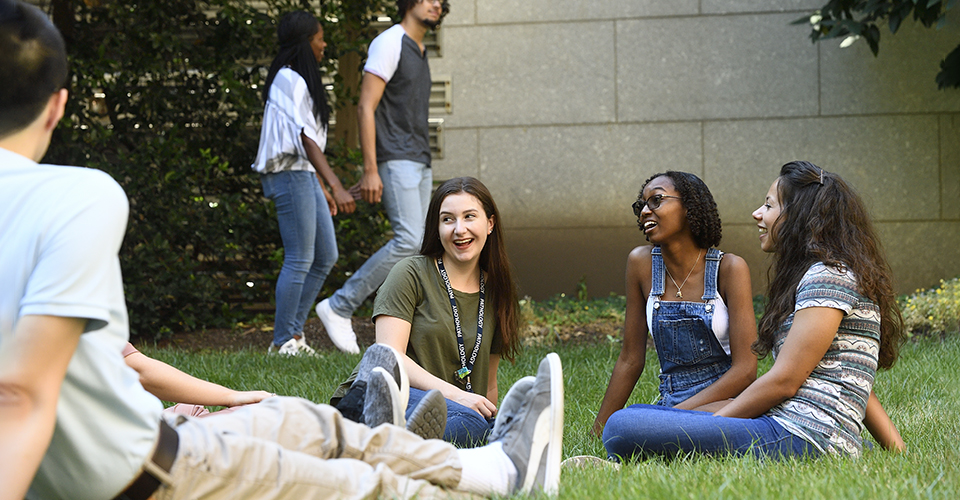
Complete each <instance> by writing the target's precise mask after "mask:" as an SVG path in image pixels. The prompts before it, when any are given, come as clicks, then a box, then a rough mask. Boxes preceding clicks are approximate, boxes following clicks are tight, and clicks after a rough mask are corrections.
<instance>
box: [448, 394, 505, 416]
mask: <svg viewBox="0 0 960 500" xmlns="http://www.w3.org/2000/svg"><path fill="white" fill-rule="evenodd" d="M453 396H454V397H452V398H447V399H449V400H451V401H454V402H456V403H460V404H462V405H463V406H466V407H467V408H471V409H473V410H474V411H476V412H477V413H479V414H480V415H483V418H493V416H494V415H496V414H497V405H495V404H493V403H491V402H490V400H489V399H487V398H485V397H483V396H481V395H479V394H474V393H472V392H467V391H459V393H458V394H455V395H453Z"/></svg>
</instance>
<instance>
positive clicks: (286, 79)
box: [253, 11, 360, 355]
mask: <svg viewBox="0 0 960 500" xmlns="http://www.w3.org/2000/svg"><path fill="white" fill-rule="evenodd" d="M277 37H278V39H279V43H280V50H279V53H278V54H277V57H276V58H274V60H273V63H272V64H271V65H270V70H269V72H268V73H267V81H266V85H265V86H264V89H263V99H264V101H265V103H266V105H265V108H264V111H263V128H262V129H261V131H260V148H259V150H258V151H257V159H256V161H255V162H254V164H253V169H254V170H256V171H257V172H258V173H259V174H260V181H261V183H262V184H263V193H264V195H265V196H266V197H267V198H270V199H271V200H273V202H274V203H275V204H276V207H277V220H278V223H279V226H280V238H281V239H282V241H283V251H284V254H283V267H281V269H280V276H279V277H278V278H277V290H276V302H277V309H276V316H275V319H274V330H273V343H272V344H271V345H270V348H269V349H268V352H274V351H277V352H279V353H280V354H286V355H298V354H303V353H306V354H312V353H313V349H311V348H310V347H309V346H308V345H307V343H306V339H305V338H304V335H303V324H304V322H306V320H307V315H308V314H309V313H310V310H311V308H312V306H313V302H314V301H315V300H316V298H317V294H318V293H320V288H321V287H322V286H323V282H324V280H326V278H327V274H328V273H329V272H330V269H332V268H333V265H334V264H335V263H336V262H337V256H338V255H337V240H336V235H335V234H334V229H333V218H332V216H333V215H336V214H337V213H338V211H339V212H343V213H351V212H353V211H354V209H355V208H356V206H355V204H354V200H353V197H352V196H351V195H350V194H349V193H348V192H347V191H346V190H345V189H344V188H343V185H341V184H340V180H339V179H337V176H336V175H334V173H333V170H331V169H330V165H329V164H328V163H327V159H326V157H325V156H324V155H323V150H324V147H325V146H326V142H327V123H328V122H329V120H330V106H329V105H328V104H327V96H326V93H325V90H324V88H323V82H322V81H321V79H320V67H319V65H318V63H319V62H320V61H321V60H322V59H323V50H324V48H325V47H326V45H327V44H326V42H324V40H323V27H322V26H321V25H320V23H319V22H318V21H317V19H316V18H315V17H313V15H311V14H310V13H308V12H304V11H296V12H291V13H289V14H286V15H284V16H283V18H281V19H280V25H279V27H278V28H277ZM321 178H322V180H323V181H324V182H326V184H327V185H329V186H330V189H331V190H332V191H333V193H332V195H331V193H330V192H328V191H327V190H326V188H324V186H323V184H322V183H321V182H320V181H321ZM331 340H333V343H334V344H335V345H336V346H337V347H338V348H339V349H340V350H342V351H345V352H353V353H357V352H360V349H359V348H358V347H357V342H356V338H355V337H354V336H350V338H331Z"/></svg>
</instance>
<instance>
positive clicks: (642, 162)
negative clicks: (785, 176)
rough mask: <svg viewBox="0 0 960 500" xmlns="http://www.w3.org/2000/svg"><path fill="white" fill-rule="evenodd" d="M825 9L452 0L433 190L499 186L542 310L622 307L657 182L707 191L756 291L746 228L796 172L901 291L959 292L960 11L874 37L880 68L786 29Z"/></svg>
mask: <svg viewBox="0 0 960 500" xmlns="http://www.w3.org/2000/svg"><path fill="white" fill-rule="evenodd" d="M822 3H823V1H822V0H671V1H669V2H666V1H662V0H591V1H589V2H587V1H583V0H525V1H523V2H515V1H511V0H456V1H452V2H451V7H452V8H451V14H450V15H449V16H447V18H446V20H445V21H444V24H443V27H442V29H441V32H440V36H439V44H440V47H441V51H440V55H439V56H438V57H434V58H433V59H432V60H431V69H432V72H433V74H434V75H435V76H438V75H439V76H441V77H442V78H444V79H448V80H449V82H450V83H449V86H450V88H449V99H450V102H449V106H448V107H447V108H446V111H448V113H441V114H439V115H437V117H438V118H442V119H443V128H442V144H443V154H442V158H440V159H437V160H436V161H435V163H434V169H435V171H434V177H435V179H440V180H442V179H447V178H450V177H455V176H460V175H471V176H475V177H477V178H479V179H481V180H482V181H483V182H484V183H485V184H486V185H487V186H488V187H489V188H490V190H491V191H492V192H493V194H494V196H495V198H496V199H497V203H498V205H499V208H500V210H501V212H502V218H503V220H502V223H503V224H504V228H505V230H506V235H507V244H508V249H509V251H510V255H511V258H512V260H513V263H514V266H515V268H516V271H517V275H518V279H519V282H520V286H521V294H525V295H530V296H532V297H534V298H544V297H546V296H550V295H553V294H555V293H559V292H567V293H570V292H572V291H573V290H574V288H575V286H576V284H577V282H578V281H580V280H581V279H584V280H585V281H586V284H587V287H588V290H589V292H590V294H591V295H594V296H603V295H606V294H608V293H609V292H615V293H618V294H622V293H623V291H624V284H623V283H624V270H625V262H626V256H627V253H628V252H629V251H630V249H631V248H633V247H635V246H637V245H641V244H644V243H645V242H644V240H643V236H642V234H641V233H640V232H639V230H638V229H637V226H636V218H635V217H634V215H633V213H632V210H631V208H630V205H631V203H633V201H634V200H635V199H636V198H637V193H638V191H639V189H640V185H641V184H642V182H643V181H644V180H645V179H646V178H648V177H649V176H650V175H652V174H653V173H656V172H661V171H665V170H683V171H688V172H693V173H695V174H697V175H699V176H700V177H701V178H703V179H704V181H706V183H707V185H708V186H710V188H711V191H712V192H713V194H714V196H715V198H716V200H717V204H718V205H719V210H720V215H721V218H722V219H723V242H722V243H721V245H720V247H721V249H722V250H725V251H728V252H733V253H736V254H738V255H740V256H742V257H744V258H745V259H746V260H747V262H748V263H749V264H750V267H751V269H752V272H753V283H754V292H755V293H761V292H762V291H763V290H764V287H765V285H766V269H767V267H768V266H769V263H770V260H769V259H768V258H767V257H766V256H765V255H763V254H762V253H761V252H760V250H759V245H758V240H757V227H756V223H755V222H754V221H753V219H752V218H751V216H750V214H751V212H752V211H753V210H754V209H755V208H756V207H758V206H759V205H760V204H761V202H762V200H763V197H764V195H765V194H766V191H767V188H768V187H769V185H770V183H771V182H772V181H773V180H774V178H775V177H776V175H777V173H778V172H779V168H780V166H781V165H782V164H783V163H786V162H787V161H790V160H795V159H804V160H809V161H812V162H814V163H816V164H817V165H820V166H822V167H823V168H824V169H826V170H828V171H833V172H836V173H839V174H840V175H842V176H843V177H844V178H846V179H847V180H848V181H850V182H851V183H852V184H853V186H854V187H855V188H856V189H857V190H858V191H859V192H860V193H861V195H862V196H863V197H864V198H865V200H866V202H867V204H868V207H869V209H870V211H871V213H872V215H873V217H874V220H875V222H876V225H877V228H878V230H879V232H880V233H881V235H882V238H883V242H884V245H885V248H886V251H887V254H888V256H889V259H890V262H891V264H892V266H893V268H894V274H895V278H896V287H897V290H898V292H899V293H906V292H911V291H913V290H914V289H915V288H919V287H928V286H931V285H933V284H935V283H936V282H937V280H939V279H940V278H949V277H953V276H957V275H960V90H956V89H951V90H947V91H940V90H937V88H936V83H935V82H934V75H935V74H936V73H937V71H938V68H939V61H940V60H941V59H942V58H943V57H945V56H946V54H947V53H949V51H950V50H951V49H952V48H953V47H955V46H956V44H957V42H958V40H960V9H954V11H953V12H952V13H951V16H950V18H949V23H948V24H947V26H946V27H945V28H944V29H941V30H934V29H925V28H923V27H922V26H920V25H919V24H914V23H912V22H909V21H908V22H905V23H904V26H903V27H901V29H900V31H899V32H898V33H897V34H896V35H895V36H891V35H890V34H889V32H887V31H884V33H883V35H882V39H881V44H880V55H879V57H876V58H875V57H874V56H873V55H872V54H871V52H870V50H869V48H868V47H867V45H866V43H864V42H863V41H859V42H857V43H854V44H853V45H852V46H851V47H849V48H846V49H841V48H839V44H840V41H839V40H828V41H825V42H822V43H818V44H813V43H811V41H810V38H809V29H810V28H809V26H806V25H792V24H791V23H792V22H793V21H795V20H797V19H799V18H801V17H803V16H805V15H809V14H810V12H812V11H813V10H815V9H816V8H817V7H819V6H820V5H822ZM435 79H436V78H435Z"/></svg>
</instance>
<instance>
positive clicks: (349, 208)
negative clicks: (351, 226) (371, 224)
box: [333, 187, 357, 214]
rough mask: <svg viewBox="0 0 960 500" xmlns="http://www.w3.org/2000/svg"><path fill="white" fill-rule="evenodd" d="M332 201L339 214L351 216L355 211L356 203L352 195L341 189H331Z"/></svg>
mask: <svg viewBox="0 0 960 500" xmlns="http://www.w3.org/2000/svg"><path fill="white" fill-rule="evenodd" d="M333 199H334V201H335V202H336V204H337V208H338V209H339V212H341V213H345V214H352V213H353V212H354V210H356V209H357V202H356V201H355V200H354V199H353V195H351V194H350V192H349V191H347V190H346V189H343V188H342V187H340V188H339V189H338V188H333Z"/></svg>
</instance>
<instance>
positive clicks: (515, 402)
mask: <svg viewBox="0 0 960 500" xmlns="http://www.w3.org/2000/svg"><path fill="white" fill-rule="evenodd" d="M536 379H537V378H536V377H534V376H532V375H527V376H526V377H523V378H521V379H520V380H517V381H516V382H514V384H513V385H512V386H510V390H509V391H507V395H506V396H504V397H503V401H502V402H501V404H500V408H499V409H498V410H497V418H496V419H495V420H494V421H493V430H492V431H491V432H490V442H491V443H492V442H494V441H499V436H500V432H501V430H500V427H501V426H502V425H503V423H504V419H505V418H506V416H507V415H509V414H510V413H511V412H513V413H516V412H517V411H518V410H520V405H522V404H523V397H522V395H521V394H520V392H521V391H523V392H524V393H525V392H526V391H528V390H530V388H531V387H533V382H534V381H535V380H536Z"/></svg>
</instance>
